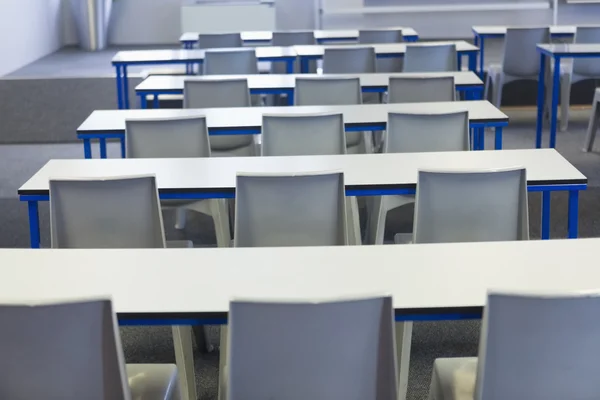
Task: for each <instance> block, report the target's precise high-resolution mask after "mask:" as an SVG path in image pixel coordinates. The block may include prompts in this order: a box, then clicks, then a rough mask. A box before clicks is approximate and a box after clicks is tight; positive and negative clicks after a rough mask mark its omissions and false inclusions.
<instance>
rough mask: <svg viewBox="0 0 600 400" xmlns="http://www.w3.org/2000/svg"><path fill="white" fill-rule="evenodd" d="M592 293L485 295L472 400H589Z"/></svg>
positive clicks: (596, 330) (595, 302)
mask: <svg viewBox="0 0 600 400" xmlns="http://www.w3.org/2000/svg"><path fill="white" fill-rule="evenodd" d="M598 309H600V297H599V296H598V294H597V293H594V294H581V293H570V294H562V295H551V294H547V295H534V294H531V295H528V294H522V295H519V294H502V293H491V294H490V295H489V296H488V300H487V304H486V307H485V311H484V314H483V321H482V329H481V339H480V342H479V360H478V361H479V362H478V365H477V370H478V371H477V378H476V385H475V396H474V398H475V399H491V400H499V399H551V400H559V399H591V398H595V397H597V396H598V393H600V380H598V379H596V376H597V374H596V373H595V371H597V365H598V357H597V355H598V354H599V353H600V342H598V340H597V338H598V337H599V335H600V321H599V320H598Z"/></svg>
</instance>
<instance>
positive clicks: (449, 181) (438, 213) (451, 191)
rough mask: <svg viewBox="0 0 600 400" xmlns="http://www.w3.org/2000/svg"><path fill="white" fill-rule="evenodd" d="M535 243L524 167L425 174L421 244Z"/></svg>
mask: <svg viewBox="0 0 600 400" xmlns="http://www.w3.org/2000/svg"><path fill="white" fill-rule="evenodd" d="M527 239H529V218H528V211H527V180H526V177H525V169H524V168H516V169H507V170H483V171H472V172H453V171H436V172H432V171H419V175H418V180H417V195H416V204H415V217H414V231H413V240H414V242H415V243H445V242H485V241H506V240H527Z"/></svg>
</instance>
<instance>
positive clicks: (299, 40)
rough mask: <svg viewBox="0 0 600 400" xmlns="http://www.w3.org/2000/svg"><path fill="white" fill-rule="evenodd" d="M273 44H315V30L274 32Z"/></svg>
mask: <svg viewBox="0 0 600 400" xmlns="http://www.w3.org/2000/svg"><path fill="white" fill-rule="evenodd" d="M271 43H273V46H282V47H287V46H300V45H311V44H315V34H314V33H313V31H287V32H273V40H272V42H271Z"/></svg>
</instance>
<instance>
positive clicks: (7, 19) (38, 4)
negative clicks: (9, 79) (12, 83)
mask: <svg viewBox="0 0 600 400" xmlns="http://www.w3.org/2000/svg"><path fill="white" fill-rule="evenodd" d="M61 19H62V18H61V0H0V52H1V54H3V56H2V58H0V76H3V75H6V74H8V73H10V72H12V71H14V70H17V69H19V68H21V67H23V66H25V65H27V64H29V63H30V62H32V61H35V60H37V59H38V58H41V57H44V56H45V55H47V54H50V53H52V52H54V51H56V50H57V49H59V48H60V47H61V45H62V40H61V39H62V27H61Z"/></svg>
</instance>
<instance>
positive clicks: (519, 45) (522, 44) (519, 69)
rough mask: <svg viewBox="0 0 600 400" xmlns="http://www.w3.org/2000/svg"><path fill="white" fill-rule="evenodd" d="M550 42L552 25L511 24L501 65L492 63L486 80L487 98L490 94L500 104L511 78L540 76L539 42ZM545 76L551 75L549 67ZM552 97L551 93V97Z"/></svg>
mask: <svg viewBox="0 0 600 400" xmlns="http://www.w3.org/2000/svg"><path fill="white" fill-rule="evenodd" d="M549 42H550V29H549V28H547V27H545V28H508V29H507V30H506V37H505V39H504V55H503V57H502V64H501V65H490V66H489V69H488V75H487V81H486V84H485V93H484V97H483V98H484V99H487V98H488V92H489V93H490V94H491V97H492V103H493V104H494V105H495V106H496V107H500V105H501V103H502V89H503V88H504V85H506V84H507V83H509V82H513V81H517V80H533V81H536V82H537V80H538V78H539V71H540V55H539V54H538V52H537V51H536V46H537V44H539V43H549ZM547 64H548V71H547V73H546V76H550V73H549V71H550V68H549V64H550V63H547ZM549 98H550V97H549Z"/></svg>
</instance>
